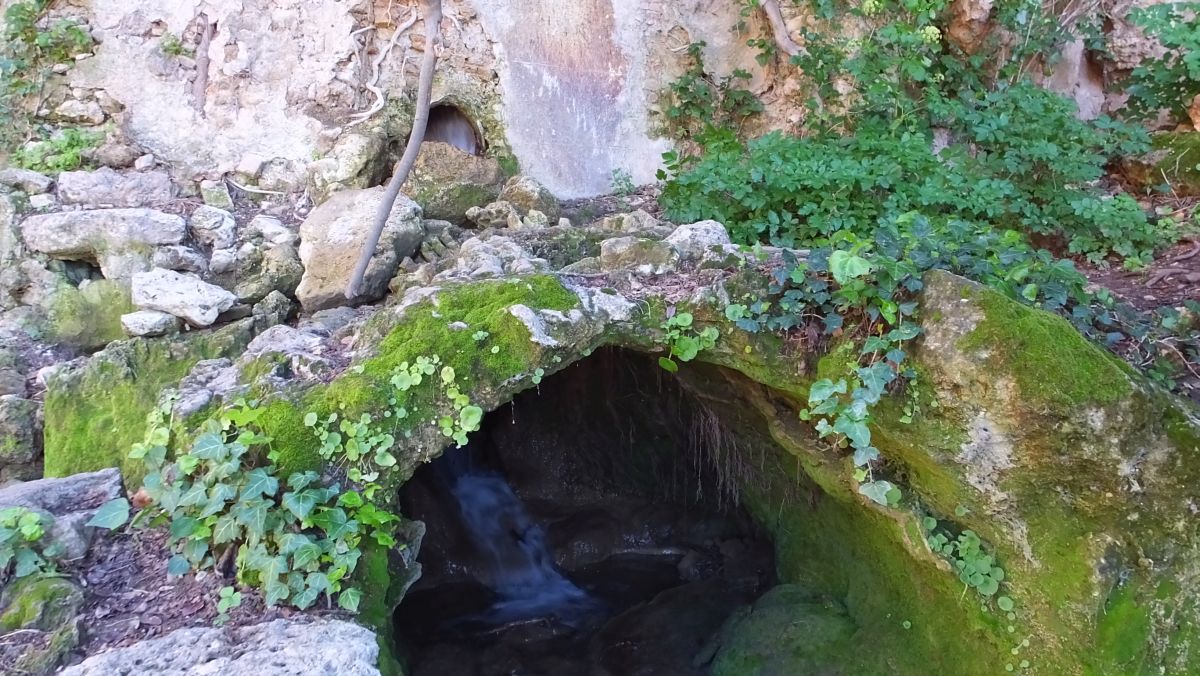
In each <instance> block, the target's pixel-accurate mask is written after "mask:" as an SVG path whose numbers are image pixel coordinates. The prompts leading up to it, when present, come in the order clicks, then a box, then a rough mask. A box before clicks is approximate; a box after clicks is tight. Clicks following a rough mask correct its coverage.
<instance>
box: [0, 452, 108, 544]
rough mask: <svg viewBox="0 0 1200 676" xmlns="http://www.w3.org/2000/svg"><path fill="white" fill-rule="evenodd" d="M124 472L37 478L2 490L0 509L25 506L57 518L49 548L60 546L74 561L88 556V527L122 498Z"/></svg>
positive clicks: (50, 537)
mask: <svg viewBox="0 0 1200 676" xmlns="http://www.w3.org/2000/svg"><path fill="white" fill-rule="evenodd" d="M123 493H124V491H123V490H122V488H121V473H120V472H119V471H118V470H117V469H116V468H111V467H110V468H108V469H102V470H99V471H97V472H88V473H85V474H74V475H72V476H67V477H62V478H56V479H38V480H36V481H26V482H24V483H17V484H13V485H11V486H8V487H6V488H0V509H2V508H5V507H24V508H26V509H33V510H37V511H40V512H43V513H45V514H49V515H50V516H52V517H53V518H54V526H53V527H52V528H51V529H50V532H49V539H48V540H45V545H46V546H51V545H57V546H58V547H59V548H60V549H61V551H62V558H63V559H65V560H69V561H73V560H77V559H81V558H83V557H84V555H86V554H87V550H88V547H89V546H91V543H92V535H93V532H94V530H95V529H94V528H93V527H91V526H87V525H85V524H86V523H87V522H88V519H91V518H92V516H93V515H94V514H95V513H96V510H97V509H99V508H100V507H101V506H102V505H103V504H104V503H106V502H108V501H109V500H113V499H115V498H119V497H121V495H122V494H123Z"/></svg>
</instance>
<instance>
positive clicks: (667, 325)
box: [658, 312, 721, 373]
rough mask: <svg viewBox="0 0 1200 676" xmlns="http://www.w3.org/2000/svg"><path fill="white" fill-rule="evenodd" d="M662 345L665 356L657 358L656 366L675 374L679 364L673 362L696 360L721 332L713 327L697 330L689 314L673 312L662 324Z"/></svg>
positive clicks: (713, 343)
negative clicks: (665, 347)
mask: <svg viewBox="0 0 1200 676" xmlns="http://www.w3.org/2000/svg"><path fill="white" fill-rule="evenodd" d="M662 329H663V343H664V344H665V345H666V346H667V356H665V357H659V358H658V364H659V366H661V367H662V368H663V369H665V370H667V371H670V372H671V373H675V372H676V371H678V370H679V364H677V363H675V360H676V359H678V360H679V361H683V362H688V361H691V360H693V359H695V358H696V355H698V354H700V353H701V352H702V351H704V350H707V349H710V348H712V347H713V346H714V345H716V344H717V339H718V338H720V337H721V332H720V331H718V330H717V328H716V327H714V326H706V327H704V328H703V329H699V330H697V329H696V327H695V319H694V318H693V317H692V314H691V313H690V312H674V313H672V314H671V315H670V316H669V317H667V319H666V321H664V322H663V325H662Z"/></svg>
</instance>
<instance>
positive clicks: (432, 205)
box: [402, 141, 502, 225]
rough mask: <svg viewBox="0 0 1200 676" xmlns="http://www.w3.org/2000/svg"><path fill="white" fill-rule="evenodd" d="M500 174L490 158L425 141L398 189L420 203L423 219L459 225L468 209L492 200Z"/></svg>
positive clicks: (497, 186) (494, 196)
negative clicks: (406, 179)
mask: <svg viewBox="0 0 1200 676" xmlns="http://www.w3.org/2000/svg"><path fill="white" fill-rule="evenodd" d="M501 177H502V174H501V170H500V163H499V162H497V161H496V160H495V159H494V158H491V157H482V156H479V155H474V154H470V153H467V152H464V151H463V150H461V149H459V148H456V147H454V146H452V145H450V144H449V143H440V142H430V141H426V142H425V143H422V144H421V154H420V155H418V156H417V163H416V165H414V166H413V170H412V173H411V174H410V175H409V177H408V181H407V182H406V183H405V184H404V187H403V188H402V191H403V193H404V194H405V195H408V196H409V197H411V198H412V199H413V200H414V201H415V202H416V203H417V204H419V205H421V209H422V211H423V213H424V215H425V217H426V218H434V219H440V220H446V221H450V222H451V223H454V224H456V225H462V224H463V223H464V222H465V221H466V213H467V210H468V209H470V208H471V207H476V206H481V205H484V204H487V203H489V202H491V201H492V200H494V199H496V196H497V195H498V194H499V193H500V180H501Z"/></svg>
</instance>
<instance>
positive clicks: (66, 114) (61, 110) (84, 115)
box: [53, 99, 108, 126]
mask: <svg viewBox="0 0 1200 676" xmlns="http://www.w3.org/2000/svg"><path fill="white" fill-rule="evenodd" d="M53 117H54V119H55V120H57V121H59V122H67V123H69V124H87V125H93V126H94V125H97V124H104V120H106V119H108V116H107V115H105V114H104V109H103V108H101V107H100V104H99V103H97V102H95V101H79V100H77V99H67V100H66V101H63V102H62V103H61V104H59V106H58V107H57V108H55V109H54V116H53Z"/></svg>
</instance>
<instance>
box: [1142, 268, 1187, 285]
mask: <svg viewBox="0 0 1200 676" xmlns="http://www.w3.org/2000/svg"><path fill="white" fill-rule="evenodd" d="M1175 275H1183V278H1184V279H1185V280H1186V281H1188V282H1190V283H1193V284H1194V283H1196V282H1200V272H1194V271H1192V270H1189V269H1187V268H1161V269H1159V270H1157V271H1155V273H1154V274H1153V275H1151V276H1150V279H1148V280H1146V286H1155V285H1157V284H1158V283H1159V282H1162V281H1165V280H1167V279H1169V278H1170V277H1174V276H1175Z"/></svg>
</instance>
